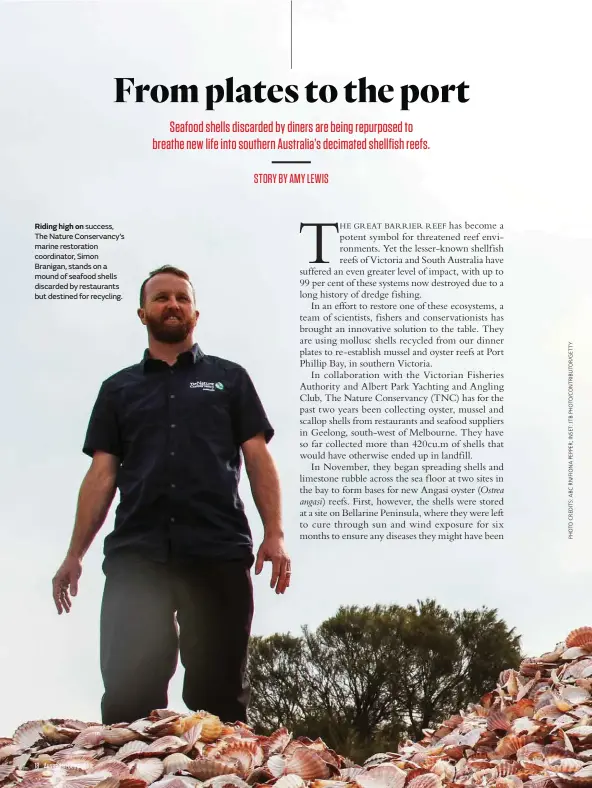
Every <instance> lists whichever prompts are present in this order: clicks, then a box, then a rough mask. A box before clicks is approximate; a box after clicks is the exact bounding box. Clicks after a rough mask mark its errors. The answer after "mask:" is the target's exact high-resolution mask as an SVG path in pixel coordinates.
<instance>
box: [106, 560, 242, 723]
mask: <svg viewBox="0 0 592 788" xmlns="http://www.w3.org/2000/svg"><path fill="white" fill-rule="evenodd" d="M104 571H105V589H104V592H103V603H102V608H101V673H102V675H103V683H104V686H105V693H104V695H103V699H102V703H101V713H102V720H103V723H104V724H106V725H109V724H113V723H116V722H132V721H133V720H136V719H139V718H141V717H146V716H148V715H149V714H150V712H151V711H152V710H153V709H166V708H167V703H168V684H169V681H170V679H171V678H172V676H173V674H174V672H175V669H176V667H177V659H178V655H179V654H180V656H181V662H182V664H183V667H184V668H185V679H184V683H183V700H184V701H185V703H186V705H187V707H188V708H189V709H191V710H192V711H197V710H200V709H203V710H205V711H208V712H210V713H212V714H217V715H218V716H219V717H220V718H221V719H222V720H223V721H226V722H234V721H236V720H241V721H243V722H246V711H247V705H248V702H249V687H248V684H247V683H246V681H245V669H246V663H247V649H248V643H249V635H250V631H251V620H252V617H253V587H252V583H251V575H250V565H249V564H248V563H247V562H245V561H242V562H241V561H225V562H215V563H214V562H206V561H194V562H191V563H188V562H186V563H183V564H178V563H176V564H175V563H171V562H169V563H167V564H162V563H157V562H154V561H149V560H146V559H144V558H142V557H140V556H138V555H119V556H113V557H112V558H109V559H106V561H105V563H104ZM175 614H176V616H175Z"/></svg>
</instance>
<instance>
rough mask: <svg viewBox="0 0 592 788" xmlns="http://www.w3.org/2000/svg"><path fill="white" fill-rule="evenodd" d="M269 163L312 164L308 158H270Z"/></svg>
mask: <svg viewBox="0 0 592 788" xmlns="http://www.w3.org/2000/svg"><path fill="white" fill-rule="evenodd" d="M271 163H272V164H312V161H311V160H310V159H308V160H304V161H303V160H302V159H299V160H295V161H286V160H283V159H272V160H271Z"/></svg>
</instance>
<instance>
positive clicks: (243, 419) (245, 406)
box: [231, 367, 274, 445]
mask: <svg viewBox="0 0 592 788" xmlns="http://www.w3.org/2000/svg"><path fill="white" fill-rule="evenodd" d="M231 407H232V425H233V431H234V437H235V440H236V442H237V444H238V445H240V444H241V443H244V442H245V441H248V440H249V439H250V438H254V437H255V435H258V434H259V433H260V432H262V433H263V434H264V435H265V442H266V443H269V441H270V440H271V439H272V438H273V435H274V429H273V427H272V426H271V424H270V423H269V420H268V418H267V415H266V413H265V410H264V409H263V405H262V404H261V400H260V399H259V395H258V394H257V392H256V390H255V386H254V385H253V381H252V380H251V378H250V377H249V374H248V372H247V371H246V370H245V369H243V368H242V367H241V368H240V370H239V373H238V377H237V379H236V382H235V385H234V391H233V396H232V406H231Z"/></svg>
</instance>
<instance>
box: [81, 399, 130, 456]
mask: <svg viewBox="0 0 592 788" xmlns="http://www.w3.org/2000/svg"><path fill="white" fill-rule="evenodd" d="M82 451H83V452H84V453H85V454H88V456H89V457H92V456H93V455H94V453H95V452H96V451H105V452H107V453H108V454H114V455H116V456H118V457H121V455H122V449H121V438H120V432H119V425H118V421H117V413H116V409H115V406H114V403H113V395H112V394H111V393H110V392H109V389H108V388H107V385H106V384H105V383H103V384H102V386H101V388H100V390H99V395H98V397H97V400H96V402H95V404H94V407H93V409H92V413H91V416H90V420H89V422H88V428H87V431H86V437H85V439H84V446H83V447H82Z"/></svg>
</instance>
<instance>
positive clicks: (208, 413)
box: [83, 345, 274, 561]
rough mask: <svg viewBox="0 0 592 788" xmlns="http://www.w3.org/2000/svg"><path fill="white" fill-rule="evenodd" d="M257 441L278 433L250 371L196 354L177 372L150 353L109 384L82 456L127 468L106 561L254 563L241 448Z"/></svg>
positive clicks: (186, 356) (183, 357) (120, 478)
mask: <svg viewBox="0 0 592 788" xmlns="http://www.w3.org/2000/svg"><path fill="white" fill-rule="evenodd" d="M259 433H263V434H264V435H265V439H266V441H269V440H270V439H271V437H272V436H273V433H274V430H273V428H272V427H271V425H270V423H269V421H268V419H267V416H266V415H265V411H264V409H263V406H262V405H261V401H260V400H259V397H258V395H257V392H256V391H255V387H254V386H253V383H252V381H251V378H250V377H249V375H248V374H247V372H246V370H245V369H243V367H241V366H240V365H239V364H235V363H233V362H232V361H226V360H225V359H222V358H217V357H216V356H207V355H204V354H203V353H202V351H201V349H200V348H199V346H198V345H194V346H193V348H192V350H190V351H187V352H185V353H181V354H180V355H179V356H178V358H177V361H176V363H175V364H174V365H173V366H169V364H167V363H166V362H164V361H160V360H158V359H154V358H151V357H150V355H149V353H148V351H146V352H145V354H144V358H143V360H142V361H141V362H140V363H139V364H135V365H134V366H131V367H127V368H126V369H123V370H121V371H120V372H117V373H116V374H115V375H112V376H111V377H110V378H108V379H107V380H105V381H104V382H103V384H102V386H101V389H100V391H99V395H98V398H97V401H96V403H95V406H94V408H93V411H92V415H91V417H90V422H89V425H88V430H87V434H86V438H85V441H84V447H83V451H84V452H85V454H88V455H89V456H90V457H92V456H93V454H94V452H95V451H104V452H108V453H109V454H114V455H116V456H117V457H118V458H119V459H120V465H119V469H118V474H117V486H118V488H119V491H120V503H119V505H118V507H117V512H116V515H115V527H114V529H113V531H112V532H111V533H110V534H109V535H108V536H107V538H106V539H105V547H104V551H105V555H106V556H110V555H113V554H114V553H120V552H121V551H123V550H126V551H127V550H133V551H135V552H138V553H142V554H143V555H145V556H146V557H148V558H152V559H154V560H156V561H166V560H168V559H169V558H171V557H176V558H212V559H218V560H235V559H242V558H245V559H246V560H251V561H252V557H253V541H252V537H251V531H250V528H249V524H248V521H247V517H246V515H245V512H244V506H243V502H242V501H241V499H240V496H239V493H238V482H239V477H240V469H241V454H240V445H241V443H244V442H245V441H247V440H249V438H252V437H254V436H255V435H257V434H259Z"/></svg>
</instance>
